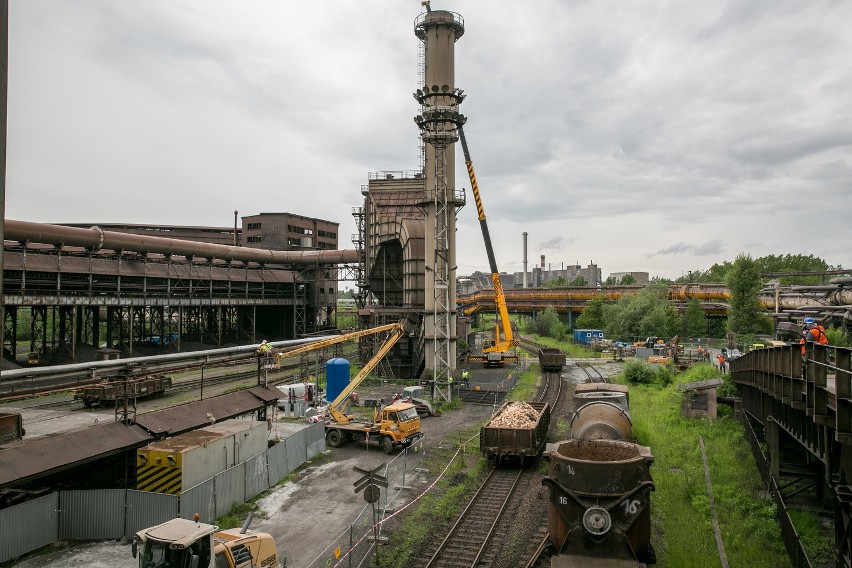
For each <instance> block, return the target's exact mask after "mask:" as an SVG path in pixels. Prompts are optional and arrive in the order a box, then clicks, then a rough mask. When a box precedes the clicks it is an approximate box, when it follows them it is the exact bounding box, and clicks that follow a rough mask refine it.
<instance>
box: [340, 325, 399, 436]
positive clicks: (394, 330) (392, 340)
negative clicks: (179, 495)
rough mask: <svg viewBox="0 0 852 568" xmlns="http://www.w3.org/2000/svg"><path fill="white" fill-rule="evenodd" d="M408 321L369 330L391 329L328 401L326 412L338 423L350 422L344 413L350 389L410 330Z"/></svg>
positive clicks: (349, 418) (356, 386)
mask: <svg viewBox="0 0 852 568" xmlns="http://www.w3.org/2000/svg"><path fill="white" fill-rule="evenodd" d="M410 323H411V320H409V319H408V318H406V319H405V320H403V321H401V322H400V323H393V324H389V325H386V326H382V327H377V328H373V329H371V330H369V331H371V332H377V331H379V330H384V329H388V328H389V329H391V333H390V334H389V335H388V337H387V339H385V342H384V343H382V346H381V347H379V350H378V351H377V352H376V354H375V355H374V356H373V358H372V359H370V360H369V361H367V364H366V365H364V367H363V368H362V369H361V370H360V371H359V372H358V374H357V375H355V378H353V379H352V380H351V381H349V385H347V387H346V388H345V389H343V390H342V391H341V392H340V394H339V395H337V398H335V399H334V400H333V401H332V402H331V403H329V405H328V412H329V414H331V417H332V419H333V420H334V421H335V422H337V423H338V424H349V422H351V420H352V419H351V417H349V416H348V415H347V414H346V407H347V403H348V401H349V396H350V395H351V394H352V391H354V390H355V389H356V388H358V385H360V384H361V381H363V380H364V379H365V378H367V375H369V374H370V371H372V370H373V369H374V368H375V367H376V365H378V364H379V361H381V360H382V358H384V356H385V355H387V353H388V351H390V350H391V348H392V347H393V346H394V345H396V343H397V342H398V341H399V340H400V339H401V338H402V337H403V336H404V335H407V334H408V333H410V332H411V325H410Z"/></svg>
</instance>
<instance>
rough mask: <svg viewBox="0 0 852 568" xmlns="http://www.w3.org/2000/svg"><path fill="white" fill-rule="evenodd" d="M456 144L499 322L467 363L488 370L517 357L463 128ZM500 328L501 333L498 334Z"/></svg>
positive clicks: (460, 129)
mask: <svg viewBox="0 0 852 568" xmlns="http://www.w3.org/2000/svg"><path fill="white" fill-rule="evenodd" d="M459 141H460V142H461V145H462V151H463V152H464V163H465V165H466V166H467V174H468V177H470V188H471V191H473V199H474V200H475V201H476V212H477V215H478V216H479V227H480V228H481V229H482V238H483V239H484V240H485V252H486V253H487V254H488V265H489V267H490V268H491V282H492V283H493V285H494V301H495V303H496V305H497V313H498V314H499V316H500V321H499V323H496V322H495V324H494V340H493V341H491V342H489V343H488V344H487V345H485V346H484V347H483V349H482V353H481V354H476V355H471V356H470V357H468V361H476V362H481V363H483V364H484V365H485V366H487V367H496V366H500V365H502V364H503V363H505V362H506V361H513V362H515V363H517V362H518V355H517V353H516V352H514V348H515V345H516V343H515V339H514V337H513V335H512V324H511V322H510V321H509V310H508V308H507V307H506V295H505V294H504V292H503V283H502V282H500V273H499V272H498V270H497V260H496V259H495V258H494V247H493V246H492V245H491V234H490V233H489V232H488V222H487V221H486V220H485V208H484V207H483V206H482V197H481V196H480V194H479V185H478V184H477V183H476V174H475V173H474V171H473V161H471V159H470V152H469V151H468V149H467V140H466V139H465V137H464V129H463V128H462V127H461V126H459ZM501 328H502V333H501Z"/></svg>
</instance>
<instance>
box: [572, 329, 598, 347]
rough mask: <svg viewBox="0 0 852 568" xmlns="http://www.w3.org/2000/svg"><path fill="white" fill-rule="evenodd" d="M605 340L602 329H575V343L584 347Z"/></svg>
mask: <svg viewBox="0 0 852 568" xmlns="http://www.w3.org/2000/svg"><path fill="white" fill-rule="evenodd" d="M603 338H604V332H603V331H602V330H600V329H575V330H574V343H581V344H583V345H591V344H592V343H593V342H595V341H601V340H602V339H603Z"/></svg>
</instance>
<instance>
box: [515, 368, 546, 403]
mask: <svg viewBox="0 0 852 568" xmlns="http://www.w3.org/2000/svg"><path fill="white" fill-rule="evenodd" d="M540 381H541V368H540V366H539V364H538V363H533V364H532V365H530V367H529V369H527V370H526V371H524V372H522V373H521V378H520V379H518V382H517V384H516V385H515V388H514V389H512V392H510V393H509V400H510V401H518V400H523V401H529V400H532V399H533V398H535V393H536V390H537V389H538V384H539V382H540Z"/></svg>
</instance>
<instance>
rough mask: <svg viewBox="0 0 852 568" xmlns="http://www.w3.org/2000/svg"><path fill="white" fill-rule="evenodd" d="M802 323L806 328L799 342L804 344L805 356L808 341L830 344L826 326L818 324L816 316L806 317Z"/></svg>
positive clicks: (803, 351) (803, 352)
mask: <svg viewBox="0 0 852 568" xmlns="http://www.w3.org/2000/svg"><path fill="white" fill-rule="evenodd" d="M802 323H803V326H804V329H803V330H802V339H801V340H799V343H800V344H801V345H802V355H803V356H804V354H805V350H806V347H807V344H808V343H819V344H820V345H828V337H826V335H825V328H824V327H822V326H821V325H820V324H818V323H817V322H816V320H815V319H814V318H805V321H804V322H802Z"/></svg>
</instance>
